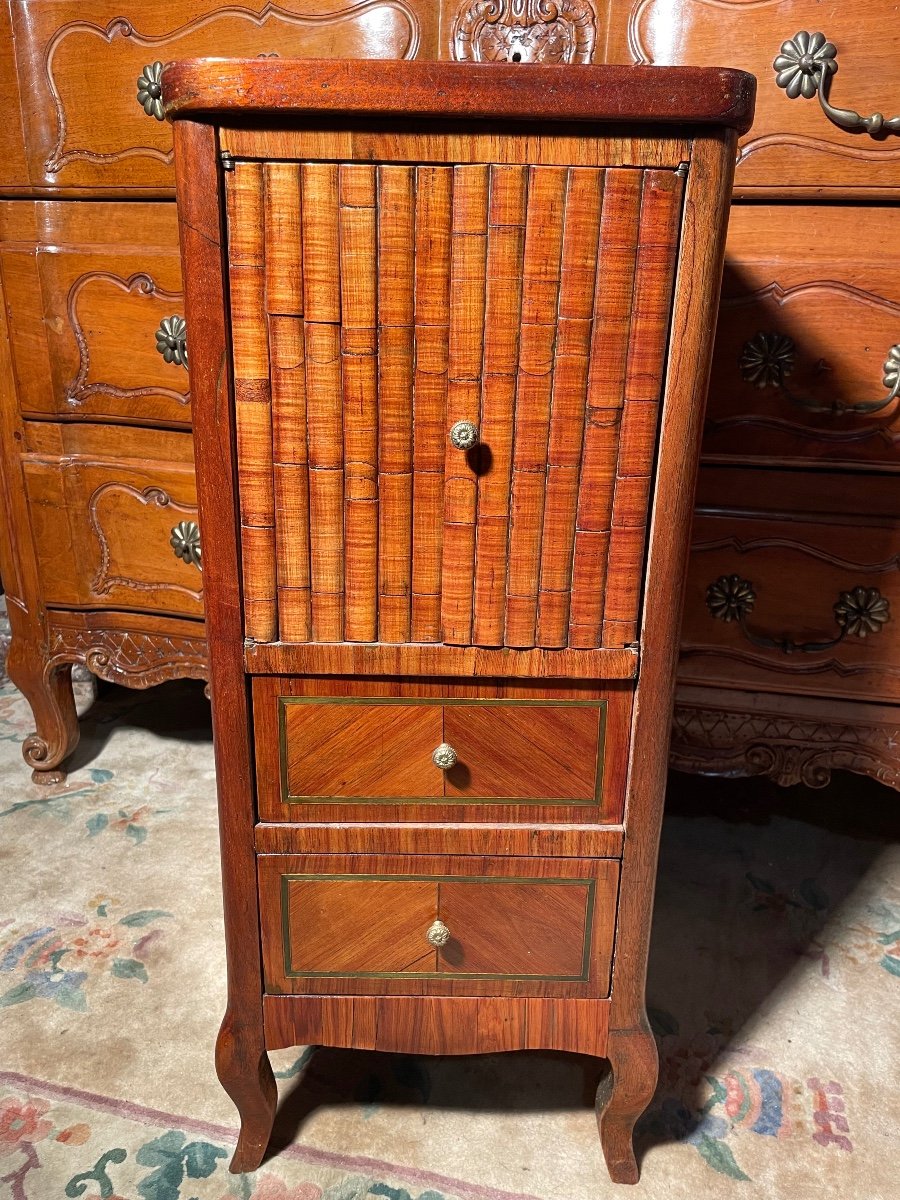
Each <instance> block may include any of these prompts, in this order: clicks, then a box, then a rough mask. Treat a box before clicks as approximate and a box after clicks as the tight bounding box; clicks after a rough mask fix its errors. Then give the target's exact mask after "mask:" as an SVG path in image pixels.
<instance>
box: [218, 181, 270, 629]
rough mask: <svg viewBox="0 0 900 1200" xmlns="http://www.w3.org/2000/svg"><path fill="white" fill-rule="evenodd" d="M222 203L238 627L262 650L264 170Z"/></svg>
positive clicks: (265, 586)
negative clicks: (234, 450) (240, 600)
mask: <svg viewBox="0 0 900 1200" xmlns="http://www.w3.org/2000/svg"><path fill="white" fill-rule="evenodd" d="M226 197H227V205H228V210H227V211H228V282H229V293H230V296H231V347H232V358H233V364H234V407H235V422H236V426H237V445H238V457H239V459H240V463H241V486H240V518H241V559H242V562H243V567H244V571H243V576H244V602H245V603H244V627H245V629H246V632H247V636H248V637H251V638H255V639H256V640H258V641H262V642H265V641H272V640H274V639H275V638H276V637H277V636H278V611H277V582H276V573H275V572H276V566H275V563H276V555H275V486H274V472H273V467H272V463H273V460H272V395H271V383H270V378H269V344H268V335H267V322H266V282H267V270H266V247H265V224H266V217H265V209H264V204H265V194H264V175H263V167H262V165H261V164H259V163H253V164H248V166H247V169H246V170H244V171H241V172H239V173H238V172H235V173H233V175H232V176H231V178H230V181H229V186H228V188H227V189H226Z"/></svg>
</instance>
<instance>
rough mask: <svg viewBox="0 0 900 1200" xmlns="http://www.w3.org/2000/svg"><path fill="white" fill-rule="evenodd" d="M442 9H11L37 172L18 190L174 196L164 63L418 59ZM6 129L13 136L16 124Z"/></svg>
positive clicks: (375, 2)
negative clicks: (162, 97) (162, 101)
mask: <svg viewBox="0 0 900 1200" xmlns="http://www.w3.org/2000/svg"><path fill="white" fill-rule="evenodd" d="M434 7H435V6H433V5H431V4H426V3H425V2H424V0H412V3H410V0H306V2H305V3H304V2H302V0H300V2H298V0H285V3H284V4H280V5H277V6H276V5H273V4H266V5H264V6H252V7H251V6H247V7H242V6H237V5H228V6H225V5H222V4H215V3H208V2H207V3H204V2H203V0H179V2H178V3H175V2H174V0H163V2H162V3H157V2H156V0H153V2H151V0H130V2H129V0H125V3H123V4H115V5H114V4H111V3H109V2H108V0H85V2H83V3H74V2H71V0H57V2H56V3H53V4H35V3H34V2H33V0H12V10H13V30H14V35H15V43H16V57H17V66H18V72H19V87H20V91H21V94H22V109H23V119H24V124H25V141H26V155H27V159H28V175H29V177H28V178H27V179H20V180H16V181H15V182H16V183H19V184H21V185H26V184H28V183H30V184H31V185H32V186H35V187H58V188H77V189H87V190H91V191H102V190H105V189H117V190H120V189H122V188H140V189H145V190H147V189H152V190H154V191H160V190H163V191H165V192H171V191H172V190H173V189H174V175H173V171H172V130H171V127H170V126H169V125H168V124H167V123H166V122H165V121H163V119H162V112H161V108H160V106H159V105H158V104H157V103H156V100H157V99H158V95H159V91H158V84H159V73H160V71H161V69H162V64H163V63H165V62H169V61H171V60H174V59H179V58H198V57H204V56H210V55H213V56H217V57H228V56H232V57H243V58H254V57H256V56H257V55H263V54H268V55H271V54H279V55H281V56H282V57H284V58H411V57H414V56H415V55H416V54H417V53H419V52H420V50H421V48H422V47H426V48H430V47H432V45H433V42H434V40H435V36H436V34H435V29H434V26H435V23H436V19H435V16H434V14H433V12H432V10H433V8H434ZM432 54H433V50H432ZM7 115H8V116H9V115H12V114H7ZM6 126H7V128H8V130H9V131H10V133H9V136H10V137H13V136H15V135H16V132H17V126H18V121H16V120H8V121H7V122H6Z"/></svg>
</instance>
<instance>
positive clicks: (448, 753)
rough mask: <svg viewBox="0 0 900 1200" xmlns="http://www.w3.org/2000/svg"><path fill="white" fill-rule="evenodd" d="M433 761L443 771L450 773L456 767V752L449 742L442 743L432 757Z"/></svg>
mask: <svg viewBox="0 0 900 1200" xmlns="http://www.w3.org/2000/svg"><path fill="white" fill-rule="evenodd" d="M431 761H432V762H433V763H434V765H435V766H436V767H440V768H441V770H442V771H449V770H450V768H451V767H453V766H455V765H456V751H455V750H454V749H453V747H452V746H451V745H450V744H449V743H448V742H441V744H440V745H439V746H438V748H437V750H435V751H434V753H433V754H432V756H431Z"/></svg>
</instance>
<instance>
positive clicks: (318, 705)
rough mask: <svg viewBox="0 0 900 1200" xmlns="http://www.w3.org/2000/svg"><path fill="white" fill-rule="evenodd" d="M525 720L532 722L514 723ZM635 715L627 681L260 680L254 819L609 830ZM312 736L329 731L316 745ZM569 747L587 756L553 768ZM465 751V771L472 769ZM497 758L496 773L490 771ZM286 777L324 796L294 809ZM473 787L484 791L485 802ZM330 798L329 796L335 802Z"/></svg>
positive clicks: (310, 796) (618, 811) (307, 796)
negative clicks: (440, 764) (451, 753)
mask: <svg viewBox="0 0 900 1200" xmlns="http://www.w3.org/2000/svg"><path fill="white" fill-rule="evenodd" d="M454 700H455V701H458V702H462V703H457V704H454V703H453V701H454ZM473 700H474V701H477V703H472V701H473ZM294 701H296V702H294ZM379 701H380V703H379ZM522 701H527V703H524V704H523V703H521V702H522ZM548 701H549V702H551V703H549V704H548ZM559 701H562V702H563V703H562V704H561V705H559V704H557V702H559ZM573 701H574V702H576V703H574V704H573V703H571V702H573ZM504 702H506V707H505V708H504ZM601 702H603V705H604V706H605V712H604V714H603V715H602V717H601V713H600V708H601ZM442 709H443V710H444V711H443V722H442V715H441V710H442ZM451 709H452V712H451ZM479 709H486V710H499V714H500V717H501V719H500V720H499V721H494V722H491V721H490V720H486V722H481V718H480V717H479V716H478V710H479ZM357 710H359V712H360V714H361V715H360V717H359V720H357V719H356V713H357ZM424 710H429V711H430V714H431V715H429V712H427V711H424ZM463 710H466V711H465V712H464V711H463ZM468 710H471V713H472V718H471V719H472V722H473V723H472V725H471V726H469V727H467V721H468V720H469V716H468ZM519 711H520V712H521V714H526V715H522V716H516V715H515V714H516V713H517V712H519ZM345 713H346V714H349V715H348V716H345V715H344V714H345ZM630 713H631V685H630V684H628V683H622V684H619V685H617V684H613V683H610V684H607V685H605V686H604V687H597V686H596V685H593V686H592V685H581V686H577V685H568V686H564V687H556V688H553V687H550V686H547V685H545V686H544V687H534V686H529V685H527V684H523V685H518V684H516V683H513V682H511V681H500V682H498V681H490V682H489V681H485V682H482V683H479V684H477V685H473V684H471V683H467V682H464V681H458V680H446V679H444V680H441V679H413V680H410V679H404V678H394V679H383V678H381V679H378V678H365V677H363V678H350V677H346V678H344V677H332V678H327V679H315V678H313V677H305V678H304V677H294V678H281V679H279V678H257V679H256V680H255V682H254V723H255V729H256V739H255V740H256V753H257V760H258V770H257V780H258V806H259V813H260V817H261V819H262V820H264V821H288V822H292V823H297V824H301V823H302V824H305V823H306V822H312V823H326V824H330V823H332V822H335V821H336V820H338V819H340V820H347V821H358V822H379V823H381V822H395V821H401V822H406V821H411V822H420V823H423V822H433V823H434V824H436V825H438V824H441V823H443V822H451V823H457V822H458V823H463V822H473V823H476V824H477V823H479V822H487V821H490V822H496V821H502V822H507V823H511V822H518V821H521V822H523V823H525V824H528V825H540V824H551V823H557V822H559V823H561V824H570V823H577V824H582V823H585V822H592V821H595V822H598V823H602V824H615V823H617V822H618V821H619V820H620V819H621V815H622V803H623V793H624V786H625V774H626V758H625V753H624V749H625V747H626V746H627V742H628V736H629V726H630ZM510 714H512V715H510ZM563 714H565V715H563ZM295 722H296V723H295ZM282 726H284V731H282ZM389 727H390V729H391V730H393V731H394V732H396V737H397V739H398V741H399V743H400V744H402V750H398V751H396V752H395V751H394V750H393V748H392V742H391V738H389V737H388V736H387V735H386V734H384V730H386V729H387V728H389ZM291 728H293V729H294V731H295V736H293V737H292V736H291V732H290V730H291ZM310 728H312V729H314V730H319V729H320V728H321V729H322V730H323V732H322V734H321V736H319V734H318V733H317V732H312V733H310V732H308V730H309V729H310ZM448 730H449V732H450V733H451V735H452V737H455V736H456V733H457V732H458V733H459V738H458V739H457V740H458V745H457V750H458V753H459V757H460V763H459V765H458V767H456V768H454V769H453V770H451V771H450V772H448V773H447V778H446V779H444V778H443V776H442V773H441V772H440V771H439V769H438V768H437V767H435V766H434V764H433V763H432V759H431V754H432V751H433V750H434V749H435V748H436V747H437V746H438V745H439V744H440V742H441V741H442V740H444V739H445V738H447V734H448ZM600 730H602V732H603V745H602V750H601V749H600V738H599V732H600ZM296 731H299V732H296ZM492 731H493V732H492ZM507 735H509V736H507ZM513 735H514V736H513ZM554 735H556V736H557V737H558V744H554V741H553V737H554ZM392 736H393V734H392ZM452 737H451V739H448V740H452ZM504 739H506V744H507V749H506V750H504ZM569 741H572V742H574V743H577V744H578V745H579V746H580V747H581V748H582V750H583V759H579V761H578V762H577V763H576V762H572V763H568V762H565V763H563V762H560V765H559V767H558V768H557V766H556V765H555V764H556V762H557V760H558V759H559V755H560V753H561V749H562V746H563V745H565V744H567V743H568V742H569ZM284 742H286V744H287V750H286V759H285V760H283V759H282V752H281V749H280V747H281V745H282V744H283V743H284ZM470 751H471V756H472V763H473V767H472V769H471V770H470V769H469V768H468V767H467V766H466V761H467V758H468V756H469V753H470ZM495 756H496V758H497V764H498V768H497V770H496V771H495V770H494V768H493V767H492V765H491V763H492V757H495ZM529 756H532V757H533V760H534V764H535V767H536V769H537V775H538V776H539V777H540V781H541V782H540V785H536V784H535V770H533V769H532V768H530V767H529ZM288 781H291V783H292V786H295V787H299V786H314V787H322V786H323V785H324V788H325V790H324V791H320V792H318V793H317V792H311V793H304V792H297V793H294V795H295V796H296V797H297V799H296V800H294V801H291V800H287V801H286V800H285V796H287V795H289V794H290V793H287V792H286V791H285V790H284V789H285V785H286V783H287V782H288ZM470 784H471V786H470ZM476 785H477V786H479V787H483V792H482V793H481V795H480V796H479V794H478V793H476V792H475V790H474V789H475V786H476ZM501 785H502V786H503V787H504V788H508V789H509V791H508V793H507V794H506V795H500V794H499V789H500V787H501ZM366 788H368V791H366V790H365V789H366ZM328 789H331V790H332V791H333V793H334V794H332V795H331V796H329V794H328ZM357 789H358V790H357ZM417 789H419V790H418V792H417ZM444 789H446V790H445V791H444ZM317 795H318V796H319V798H318V799H317V798H316V796H317Z"/></svg>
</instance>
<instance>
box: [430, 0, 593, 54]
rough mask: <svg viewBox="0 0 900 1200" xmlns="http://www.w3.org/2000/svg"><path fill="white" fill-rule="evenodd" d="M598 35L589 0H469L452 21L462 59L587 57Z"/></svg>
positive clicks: (457, 47) (455, 45)
mask: <svg viewBox="0 0 900 1200" xmlns="http://www.w3.org/2000/svg"><path fill="white" fill-rule="evenodd" d="M596 37H597V14H596V12H595V10H594V7H593V5H592V4H591V2H590V0H469V3H467V4H465V5H464V6H463V7H462V8H461V9H460V11H459V13H458V15H457V18H456V21H455V22H454V27H453V57H454V58H455V59H456V60H457V61H458V62H539V63H588V62H590V61H591V56H592V54H593V52H594V42H595V40H596Z"/></svg>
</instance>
